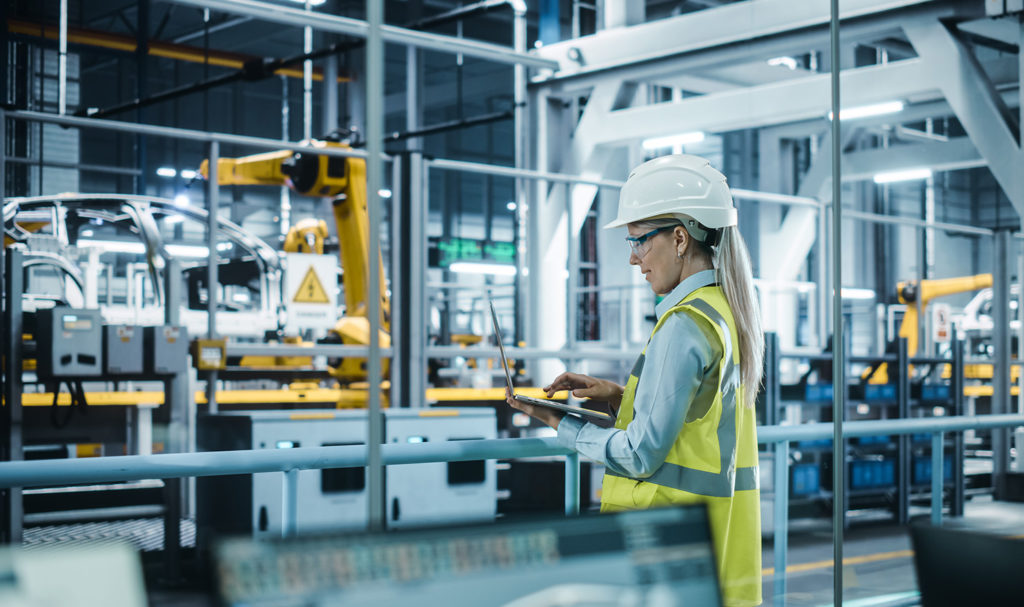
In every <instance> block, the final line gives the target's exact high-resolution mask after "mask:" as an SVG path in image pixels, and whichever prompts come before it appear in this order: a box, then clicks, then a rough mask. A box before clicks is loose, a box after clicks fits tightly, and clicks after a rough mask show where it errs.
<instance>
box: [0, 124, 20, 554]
mask: <svg viewBox="0 0 1024 607" xmlns="http://www.w3.org/2000/svg"><path fill="white" fill-rule="evenodd" d="M2 119H3V116H2V114H0V120H2ZM0 160H2V159H0ZM23 257H24V254H23V250H22V246H21V245H13V246H11V247H7V249H6V255H5V259H4V262H5V265H4V287H5V288H6V291H5V292H4V295H5V298H4V300H5V305H4V323H3V324H4V326H3V331H4V334H3V335H4V342H3V352H4V354H5V357H4V360H5V365H4V401H5V404H4V406H2V407H0V409H2V410H3V413H2V425H3V436H4V437H5V440H4V443H5V444H3V445H0V452H2V453H0V455H2V456H3V457H2V459H3V460H4V461H11V462H16V461H21V460H22V459H24V452H23V450H22V434H21V423H22V410H21V388H22V386H21V365H22V360H21V353H22V352H21V334H22V314H21V296H22V290H23V287H24V284H23V279H24V276H23V274H22V271H21V265H22V259H23ZM0 496H2V498H3V499H2V503H0V509H2V510H3V520H2V521H0V525H2V527H0V542H3V543H7V544H11V545H14V546H20V545H21V540H22V519H23V518H24V508H23V504H22V500H21V488H20V487H11V488H9V489H3V490H0Z"/></svg>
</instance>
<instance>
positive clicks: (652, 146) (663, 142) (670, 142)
mask: <svg viewBox="0 0 1024 607" xmlns="http://www.w3.org/2000/svg"><path fill="white" fill-rule="evenodd" d="M701 141H704V133H702V132H700V131H697V132H695V133H682V134H679V135H668V136H665V137H652V138H650V139H644V141H643V144H642V145H643V146H644V149H645V150H660V149H661V148H670V147H675V146H677V145H686V144H687V143H700V142H701Z"/></svg>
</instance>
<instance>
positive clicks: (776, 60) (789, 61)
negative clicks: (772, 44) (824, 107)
mask: <svg viewBox="0 0 1024 607" xmlns="http://www.w3.org/2000/svg"><path fill="white" fill-rule="evenodd" d="M768 65H784V66H786V67H788V68H789V69H791V70H795V69H796V68H797V63H796V59H794V58H792V57H772V58H771V59H769V60H768ZM840 115H841V114H840Z"/></svg>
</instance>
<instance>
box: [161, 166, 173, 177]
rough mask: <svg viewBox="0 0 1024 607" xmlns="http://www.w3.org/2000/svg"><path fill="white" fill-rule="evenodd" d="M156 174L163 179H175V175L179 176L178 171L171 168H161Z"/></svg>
mask: <svg viewBox="0 0 1024 607" xmlns="http://www.w3.org/2000/svg"><path fill="white" fill-rule="evenodd" d="M156 174H157V175H159V176H161V177H174V176H175V175H177V174H178V171H176V170H174V169H172V168H171V167H160V168H159V169H157V170H156Z"/></svg>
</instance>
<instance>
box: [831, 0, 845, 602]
mask: <svg viewBox="0 0 1024 607" xmlns="http://www.w3.org/2000/svg"><path fill="white" fill-rule="evenodd" d="M829 35H830V38H829V45H830V47H829V48H830V51H831V56H832V65H831V68H832V69H831V81H832V116H834V120H832V242H831V245H832V246H831V248H832V284H833V285H834V286H833V288H832V562H833V563H835V567H834V575H833V576H832V594H833V603H834V604H836V605H842V604H843V523H844V522H845V517H846V511H845V504H846V500H845V493H846V491H845V489H846V474H845V472H846V449H845V447H844V443H843V417H844V414H845V412H846V408H845V407H846V398H845V396H846V367H845V365H846V362H845V361H844V360H843V355H844V354H845V352H844V350H843V289H842V286H843V264H842V257H843V247H842V242H843V211H842V209H843V205H842V193H843V180H842V171H841V168H842V167H841V160H842V154H843V148H842V145H841V144H842V133H841V131H840V123H841V120H840V117H839V99H840V97H839V72H840V68H841V64H840V60H839V0H831V3H830V10H829Z"/></svg>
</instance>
